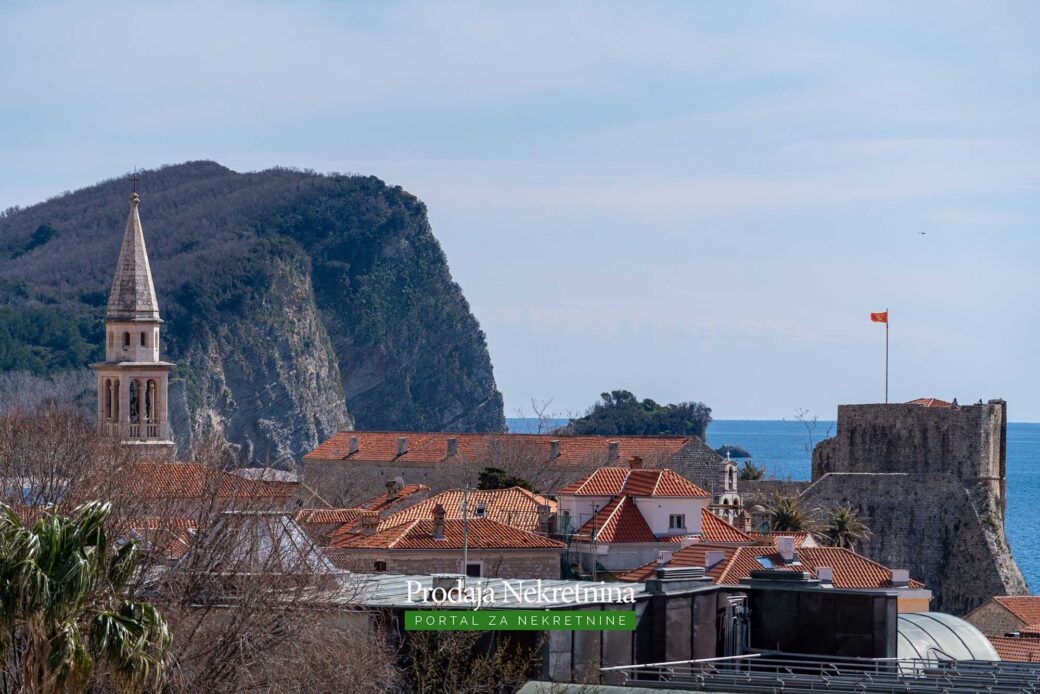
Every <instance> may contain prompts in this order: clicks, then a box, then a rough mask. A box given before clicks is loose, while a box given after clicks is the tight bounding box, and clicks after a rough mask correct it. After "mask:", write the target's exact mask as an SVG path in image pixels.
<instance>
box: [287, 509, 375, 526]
mask: <svg viewBox="0 0 1040 694" xmlns="http://www.w3.org/2000/svg"><path fill="white" fill-rule="evenodd" d="M360 515H361V509H359V508H301V509H300V510H299V511H297V512H296V514H295V515H294V516H293V522H295V523H299V524H303V523H316V524H320V525H331V524H340V525H342V524H343V523H349V522H350V521H352V520H356V519H357V517H358V516H360Z"/></svg>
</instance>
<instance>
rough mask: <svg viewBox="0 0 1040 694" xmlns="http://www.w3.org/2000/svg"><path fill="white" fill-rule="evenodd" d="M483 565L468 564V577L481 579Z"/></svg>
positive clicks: (478, 563)
mask: <svg viewBox="0 0 1040 694" xmlns="http://www.w3.org/2000/svg"><path fill="white" fill-rule="evenodd" d="M481 569H483V565H482V564H481V563H480V562H477V563H469V564H466V575H467V576H468V577H470V578H480V576H481Z"/></svg>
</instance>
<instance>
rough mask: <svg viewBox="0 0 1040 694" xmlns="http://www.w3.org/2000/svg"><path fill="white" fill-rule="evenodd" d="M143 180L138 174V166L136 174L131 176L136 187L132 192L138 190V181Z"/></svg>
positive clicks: (135, 168)
mask: <svg viewBox="0 0 1040 694" xmlns="http://www.w3.org/2000/svg"><path fill="white" fill-rule="evenodd" d="M140 180H141V177H140V176H138V175H137V167H136V166H135V167H134V175H133V176H131V177H130V181H131V182H132V183H133V184H134V189H133V190H132V191H130V192H132V193H136V192H137V182H138V181H140Z"/></svg>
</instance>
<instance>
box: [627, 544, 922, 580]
mask: <svg viewBox="0 0 1040 694" xmlns="http://www.w3.org/2000/svg"><path fill="white" fill-rule="evenodd" d="M709 551H717V552H722V553H723V554H724V557H725V558H724V559H723V560H722V561H721V562H719V563H717V564H715V565H714V566H712V567H711V568H709V569H708V570H707V571H706V572H705V573H706V575H708V576H709V577H711V578H712V579H714V581H715V583H738V582H739V581H740V579H742V578H747V577H749V576H750V575H751V572H752V571H758V570H760V569H762V568H764V565H763V564H762V563H760V562H759V561H758V560H759V559H760V558H762V559H766V560H768V561H767V563H768V564H770V565H771V566H772V568H773V569H776V570H787V571H806V572H808V573H809V574H810V575H812V576H813V577H816V576H817V570H818V569H819V568H820V567H823V566H828V567H830V568H831V569H833V570H834V577H833V585H834V587H835V588H891V587H892V571H891V570H890V569H887V568H885V567H884V566H882V565H881V564H878V563H877V562H874V561H871V560H870V559H867V558H866V557H863V556H860V555H858V554H856V553H855V552H852V551H850V550H847V549H844V548H841V547H809V548H804V549H800V550H798V556H797V560H798V562H799V563H797V564H787V563H785V562H784V560H783V558H782V557H781V556H780V555H779V554H778V553H777V552H776V550H775V548H773V547H763V546H760V545H758V546H751V547H749V546H741V547H733V546H731V545H719V544H711V543H696V544H693V545H690V546H689V547H685V548H683V549H681V550H679V551H678V552H676V553H675V554H673V555H672V558H671V560H670V561H669V562H668V566H704V562H705V557H706V555H707V553H708V552H709ZM655 569H656V562H650V563H649V564H645V565H644V566H641V567H639V568H638V569H633V570H632V571H629V572H627V573H625V574H622V575H621V576H619V577H618V578H619V579H620V580H623V581H645V580H646V579H647V578H650V577H652V576H653V574H654V570H655ZM909 587H910V588H915V589H917V588H923V587H924V584H922V583H920V582H919V581H915V580H913V579H911V580H910V582H909Z"/></svg>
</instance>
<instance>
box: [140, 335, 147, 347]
mask: <svg viewBox="0 0 1040 694" xmlns="http://www.w3.org/2000/svg"><path fill="white" fill-rule="evenodd" d="M141 346H142V347H147V346H148V333H146V332H142V333H141Z"/></svg>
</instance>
